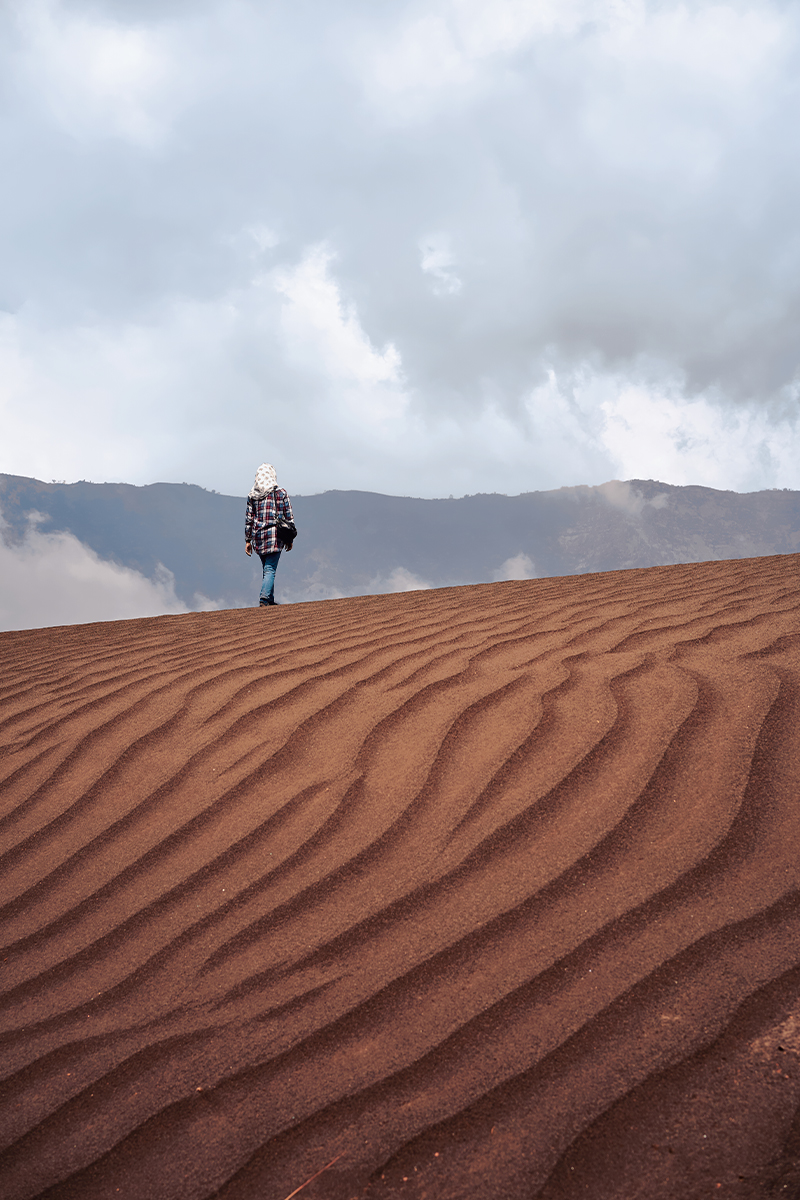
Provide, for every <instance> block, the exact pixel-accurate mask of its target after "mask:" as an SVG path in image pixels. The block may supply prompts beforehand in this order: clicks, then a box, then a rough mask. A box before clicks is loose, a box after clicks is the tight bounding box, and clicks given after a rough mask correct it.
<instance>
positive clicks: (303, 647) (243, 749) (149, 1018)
mask: <svg viewBox="0 0 800 1200" xmlns="http://www.w3.org/2000/svg"><path fill="white" fill-rule="evenodd" d="M798 568H800V556H798V555H781V556H775V557H772V558H760V559H750V560H737V561H734V562H715V563H700V564H690V565H686V566H677V567H656V568H649V569H645V570H636V571H625V572H609V573H605V574H601V575H585V576H579V577H574V576H573V577H566V578H560V579H545V580H531V581H524V582H513V583H502V584H486V585H479V586H475V587H463V588H450V589H440V590H435V591H428V592H416V593H405V594H402V595H389V596H372V597H363V598H356V599H347V600H340V601H326V602H321V603H316V604H307V605H300V606H284V607H280V608H277V609H274V610H270V611H268V612H263V611H259V610H233V611H228V612H210V613H199V614H189V615H183V616H171V617H161V618H151V619H145V620H137V621H127V622H113V623H107V624H101V625H89V626H74V627H63V628H59V629H47V630H33V631H24V632H20V633H6V634H0V664H2V675H0V681H1V682H0V695H2V758H0V778H2V789H1V792H0V795H1V797H2V798H1V799H0V847H1V848H2V853H0V878H2V880H3V884H2V890H1V892H0V939H2V946H3V950H2V966H3V970H2V981H3V982H2V994H0V1022H1V1023H0V1051H1V1053H2V1064H3V1065H2V1080H0V1135H2V1144H1V1145H0V1196H2V1197H7V1198H8V1200H27V1198H29V1197H37V1196H48V1197H52V1198H53V1200H55V1198H57V1197H58V1198H62V1200H66V1198H67V1197H80V1198H81V1200H83V1198H91V1197H98V1198H100V1197H108V1196H112V1195H115V1194H120V1195H125V1196H128V1197H142V1198H144V1197H148V1198H161V1197H164V1198H168V1200H172V1198H176V1197H211V1196H220V1197H225V1198H226V1200H234V1198H237V1200H238V1198H250V1197H260V1198H261V1197H263V1198H266V1200H272V1198H273V1197H274V1200H283V1197H285V1196H287V1195H288V1194H289V1193H290V1192H291V1191H292V1190H293V1189H294V1188H296V1187H298V1185H299V1184H300V1183H302V1182H303V1180H305V1179H307V1178H308V1177H310V1176H311V1175H313V1174H314V1172H315V1171H317V1170H319V1169H320V1167H322V1166H323V1165H324V1164H325V1163H327V1162H329V1161H330V1160H331V1159H333V1158H334V1156H336V1155H340V1157H339V1158H338V1159H337V1161H336V1162H335V1163H334V1164H333V1165H332V1166H331V1167H330V1169H328V1170H327V1171H325V1172H324V1173H323V1174H321V1175H320V1176H319V1177H318V1178H317V1179H316V1180H314V1181H313V1182H312V1183H310V1184H309V1185H308V1187H307V1188H305V1189H304V1191H303V1193H302V1194H303V1195H304V1196H307V1197H309V1200H311V1198H313V1197H315V1196H316V1197H325V1198H330V1200H339V1198H341V1200H345V1198H350V1197H353V1198H355V1197H356V1196H361V1195H365V1196H372V1195H375V1196H376V1197H377V1196H383V1195H386V1196H392V1195H395V1194H397V1195H401V1194H402V1195H408V1196H414V1197H437V1198H438V1197H459V1196H472V1195H480V1196H481V1197H497V1198H498V1200H501V1198H507V1197H517V1196H519V1197H523V1196H524V1197H526V1198H528V1197H534V1196H536V1197H541V1198H542V1200H555V1198H556V1197H573V1196H576V1197H577V1196H583V1195H587V1196H592V1197H595V1198H597V1200H602V1198H604V1197H609V1198H610V1197H612V1196H613V1197H616V1196H619V1197H626V1198H629V1200H630V1198H631V1197H635V1196H638V1195H641V1196H643V1197H644V1196H648V1197H654V1196H662V1197H664V1198H667V1197H686V1198H687V1200H689V1198H694V1197H699V1196H701V1195H706V1194H708V1195H709V1196H710V1195H721V1196H741V1197H756V1196H761V1195H763V1196H768V1195H773V1194H777V1193H776V1191H775V1189H777V1188H778V1187H780V1188H782V1189H783V1190H782V1191H781V1192H780V1194H785V1195H794V1196H797V1195H800V1167H798V1163H800V1118H798V1116H797V1114H798V1112H799V1111H800V888H799V885H800V853H798V851H800V805H799V804H798V798H799V797H800V628H798V612H800V579H799V577H798ZM704 1143H705V1144H704ZM787 1189H789V1190H787ZM792 1189H794V1190H792Z"/></svg>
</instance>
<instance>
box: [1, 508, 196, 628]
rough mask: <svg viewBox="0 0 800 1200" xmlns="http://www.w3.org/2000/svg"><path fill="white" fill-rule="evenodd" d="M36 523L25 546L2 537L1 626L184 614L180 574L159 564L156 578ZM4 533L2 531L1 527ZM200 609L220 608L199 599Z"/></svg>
mask: <svg viewBox="0 0 800 1200" xmlns="http://www.w3.org/2000/svg"><path fill="white" fill-rule="evenodd" d="M40 520H41V516H40V514H32V520H31V523H30V527H29V529H28V531H27V533H26V536H25V538H24V540H23V541H22V542H21V543H19V544H12V543H9V542H8V541H7V540H4V539H3V538H1V537H0V579H2V584H0V629H4V630H9V629H38V628H43V627H45V626H49V625H73V624H82V623H84V622H87V621H116V620H123V619H127V618H130V617H153V616H159V615H161V614H163V613H184V612H188V611H189V609H188V608H187V607H186V605H185V604H182V603H181V601H180V600H178V598H177V596H176V595H175V578H174V576H173V574H172V572H171V571H168V570H167V569H166V567H163V566H159V568H158V570H157V572H156V577H155V578H154V579H146V578H145V576H144V575H141V574H140V573H139V572H138V571H133V570H131V569H130V568H128V567H122V566H118V565H117V564H116V563H112V562H107V561H104V560H103V559H101V558H99V557H98V555H97V554H95V553H94V551H93V550H90V549H89V547H88V546H84V545H83V543H82V542H79V541H78V539H77V538H75V537H73V536H72V534H70V533H42V532H40V531H39V530H38V529H36V528H35V526H36V525H37V524H38V523H39V521H40ZM0 532H1V530H0ZM198 599H199V604H198V607H199V608H201V609H203V608H205V607H209V606H210V607H216V605H215V604H214V602H213V601H209V600H207V598H205V597H202V598H198Z"/></svg>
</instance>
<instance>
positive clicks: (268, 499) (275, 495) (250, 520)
mask: <svg viewBox="0 0 800 1200" xmlns="http://www.w3.org/2000/svg"><path fill="white" fill-rule="evenodd" d="M278 517H282V518H283V519H284V520H286V521H293V520H294V516H293V515H292V505H291V501H290V500H289V497H288V495H287V494H286V492H285V491H284V489H283V488H273V490H272V491H271V492H267V494H266V496H263V497H262V499H261V500H251V498H250V497H249V496H248V497H247V513H246V515H245V519H244V540H245V541H246V542H252V543H253V549H254V550H255V552H256V554H274V552H275V551H276V550H282V549H283V542H281V541H280V540H279V538H278V531H277V529H276V528H275V524H274V522H275V521H276V519H277V518H278Z"/></svg>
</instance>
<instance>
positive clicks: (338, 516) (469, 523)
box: [0, 475, 800, 607]
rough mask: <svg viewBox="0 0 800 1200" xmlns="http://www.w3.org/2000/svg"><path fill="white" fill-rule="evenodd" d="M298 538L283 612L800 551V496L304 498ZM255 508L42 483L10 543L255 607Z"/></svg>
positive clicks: (663, 490) (617, 490)
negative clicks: (109, 564) (86, 551)
mask: <svg viewBox="0 0 800 1200" xmlns="http://www.w3.org/2000/svg"><path fill="white" fill-rule="evenodd" d="M292 503H293V506H294V511H295V517H296V521H297V525H298V529H299V531H300V532H299V536H298V539H297V541H296V543H295V547H294V550H293V551H292V553H291V554H284V556H283V559H282V561H281V566H280V570H279V574H278V594H279V598H280V599H282V600H290V601H298V600H307V599H323V598H326V597H330V596H342V595H357V594H363V593H370V592H386V591H399V590H403V589H405V588H408V587H414V586H424V585H428V586H433V587H442V586H447V585H452V584H466V583H480V582H488V581H492V580H497V579H507V578H526V577H527V578H529V577H533V576H537V577H542V576H548V575H572V574H584V573H586V572H589V571H608V570H615V569H618V568H626V567H650V566H658V565H665V564H670V563H680V562H701V561H706V560H710V559H731V558H749V557H755V556H759V555H766V554H787V553H792V552H795V551H797V550H800V493H798V492H794V491H789V490H788V489H785V490H782V491H780V490H772V491H763V492H751V493H748V494H745V495H740V494H739V493H737V492H721V491H716V490H714V489H713V488H704V487H673V486H670V485H669V484H664V483H658V482H655V481H653V480H639V479H633V480H630V481H627V482H618V481H614V482H611V483H606V484H602V485H600V486H599V487H570V488H559V489H558V490H557V491H550V492H526V493H523V494H522V495H520V496H503V495H498V494H490V495H476V496H464V497H462V498H460V499H448V500H417V499H413V498H410V497H402V496H384V495H380V494H378V493H374V492H340V491H332V492H324V493H322V494H321V495H316V496H292ZM244 508H245V501H244V497H243V496H241V497H240V496H235V497H234V496H221V495H219V494H217V493H216V492H208V491H206V490H205V489H204V488H201V487H196V486H194V485H192V484H185V483H182V484H179V483H156V484H151V485H149V486H146V487H134V486H132V485H130V484H124V483H101V484H97V483H85V482H82V483H72V484H63V483H42V482H40V481H39V480H36V479H28V478H24V477H22V476H17V475H0V511H2V516H3V519H4V522H5V526H4V530H3V537H4V540H5V541H6V542H7V543H10V544H13V543H15V542H20V541H21V540H22V539H24V536H25V531H26V529H27V528H28V527H29V525H30V522H31V519H32V518H31V514H39V516H38V517H33V521H34V522H35V524H36V528H37V529H38V530H39V531H40V532H44V533H48V532H60V531H68V532H71V533H72V534H74V536H75V537H77V538H78V539H79V540H80V541H81V542H83V543H84V544H85V545H87V546H89V547H91V549H92V550H94V551H95V552H96V553H97V554H98V555H100V557H101V558H104V559H109V560H111V561H114V562H117V563H121V564H123V565H124V566H128V567H133V568H135V569H136V570H138V571H140V572H142V573H143V574H144V575H145V576H147V577H148V578H153V577H154V575H155V574H156V573H157V571H158V569H159V564H163V566H165V567H167V568H168V569H169V570H170V571H171V572H172V573H173V574H174V576H175V591H176V593H177V595H178V596H179V597H180V599H182V600H183V601H184V602H185V603H187V604H189V605H190V606H191V605H193V604H196V603H197V596H198V594H199V595H200V596H205V597H208V598H209V599H212V600H214V601H217V602H219V603H221V604H222V605H223V606H224V607H237V606H240V605H245V604H253V603H254V602H255V597H256V595H257V583H256V579H257V567H256V564H254V562H252V561H250V560H248V559H247V558H246V557H245V554H244V533H243V528H244Z"/></svg>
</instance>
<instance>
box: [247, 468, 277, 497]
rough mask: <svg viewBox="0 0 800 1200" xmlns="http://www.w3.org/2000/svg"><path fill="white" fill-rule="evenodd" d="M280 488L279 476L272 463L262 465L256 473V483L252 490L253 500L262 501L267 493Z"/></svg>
mask: <svg viewBox="0 0 800 1200" xmlns="http://www.w3.org/2000/svg"><path fill="white" fill-rule="evenodd" d="M277 486H278V476H277V475H276V474H275V468H274V467H273V466H272V464H271V463H262V464H261V466H260V467H259V468H258V470H257V471H256V481H255V483H254V484H253V486H252V488H251V489H250V493H249V494H250V498H251V499H252V500H261V499H262V497H264V496H266V494H267V492H269V491H271V490H272V489H273V488H274V487H277Z"/></svg>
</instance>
